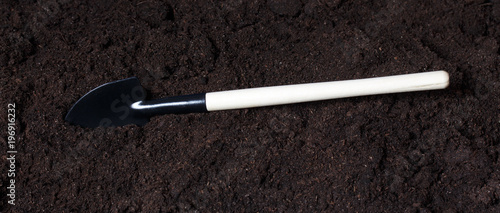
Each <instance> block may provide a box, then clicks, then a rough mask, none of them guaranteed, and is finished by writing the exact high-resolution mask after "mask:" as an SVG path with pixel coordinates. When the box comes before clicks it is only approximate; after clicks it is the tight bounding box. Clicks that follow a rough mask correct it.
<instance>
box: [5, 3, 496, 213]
mask: <svg viewBox="0 0 500 213" xmlns="http://www.w3.org/2000/svg"><path fill="white" fill-rule="evenodd" d="M499 45H500V1H496V0H491V1H487V0H486V1H485V0H465V1H457V2H455V1H431V0H423V1H422V0H408V1H396V0H383V1H368V0H358V1H343V0H332V1H322V0H301V1H298V0H288V1H283V0H267V1H261V0H259V1H254V0H250V1H243V0H233V1H175V0H171V1H170V0H167V1H159V0H145V1H142V0H141V1H138V0H133V1H123V0H118V1H68V0H46V1H34V0H18V1H1V3H0V69H1V72H0V97H1V98H0V107H1V108H2V110H0V111H1V112H2V113H1V115H0V118H1V125H0V129H1V130H0V136H1V137H0V142H1V146H0V147H1V148H0V156H1V160H0V161H1V163H2V167H1V168H0V172H1V175H0V177H1V180H0V193H1V196H0V198H1V203H0V211H2V212H42V211H46V212H80V211H82V212H184V211H199V212H216V211H222V212H230V211H236V212H257V211H258V212H318V211H324V212H342V211H345V212H500V158H499V154H500V77H499V76H500V72H499V69H500V50H499ZM432 70H446V71H448V72H449V73H450V86H449V88H447V89H445V90H440V91H426V92H416V93H407V94H392V95H377V96H369V97H358V98H349V99H339V100H331V101H322V102H313V103H304V104H295V105H285V106H276V107H263V108H255V109H246V110H233V111H222V112H212V113H202V114H185V115H164V116H158V117H154V118H153V119H152V120H151V122H150V123H148V124H147V125H145V126H143V127H138V126H133V125H130V126H125V127H116V128H95V129H90V128H82V127H79V126H73V125H69V124H68V123H67V122H65V121H64V116H65V114H66V113H67V112H68V110H69V108H70V107H71V106H72V105H73V103H75V102H76V101H77V100H78V99H79V98H80V97H81V96H83V95H84V94H85V93H87V92H88V91H90V90H91V89H93V88H95V87H97V86H99V85H101V84H104V83H107V82H111V81H115V80H119V79H124V78H127V77H132V76H136V77H138V78H139V79H140V81H141V84H142V85H143V86H144V87H145V88H146V89H147V91H148V95H149V96H148V98H160V97H166V96H174V95H182V94H193V93H200V92H211V91H221V90H229V89H238V88H249V87H260V86H272V85H284V84H297V83H310V82H322V81H334V80H346V79H356V78H366V77H376V76H387V75H396V74H406V73H418V72H424V71H432ZM9 103H15V105H16V127H17V131H16V151H17V152H18V153H17V155H16V162H15V169H16V170H15V173H16V177H15V178H14V180H15V183H16V184H15V185H16V189H15V190H16V191H15V192H16V193H15V195H16V200H15V204H16V205H15V206H13V205H10V204H8V200H9V199H10V198H9V197H8V196H6V195H7V194H8V193H9V191H8V189H7V187H8V186H9V184H10V182H9V181H10V180H11V178H10V177H8V175H7V174H8V173H9V172H8V169H9V165H10V163H9V160H7V159H8V158H9V156H10V155H8V154H7V151H8V150H7V149H8V148H7V144H8V140H7V138H8V137H7V136H8V133H7V114H8V112H7V106H8V104H9Z"/></svg>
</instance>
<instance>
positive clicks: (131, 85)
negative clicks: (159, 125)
mask: <svg viewBox="0 0 500 213" xmlns="http://www.w3.org/2000/svg"><path fill="white" fill-rule="evenodd" d="M145 97H146V92H145V91H144V88H143V87H142V86H141V84H140V82H139V79H137V78H135V77H132V78H127V79H123V80H119V81H114V82H111V83H106V84H103V85H101V86H99V87H97V88H95V89H93V90H92V91H90V92H88V93H87V94H86V95H84V96H83V97H82V98H80V100H78V101H77V102H76V103H75V105H73V107H72V108H71V109H70V110H69V112H68V114H67V115H66V118H65V120H66V121H68V122H69V123H71V124H76V125H80V126H82V127H99V126H124V125H128V124H136V125H139V126H142V125H144V124H146V123H147V122H148V121H149V117H148V116H145V115H143V114H141V113H140V112H137V111H135V110H133V109H132V108H131V105H132V104H133V103H134V102H137V101H142V100H144V99H145Z"/></svg>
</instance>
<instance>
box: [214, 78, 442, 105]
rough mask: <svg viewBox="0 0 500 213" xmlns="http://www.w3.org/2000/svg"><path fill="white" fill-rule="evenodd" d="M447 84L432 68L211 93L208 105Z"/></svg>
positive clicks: (292, 100)
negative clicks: (427, 70)
mask: <svg viewBox="0 0 500 213" xmlns="http://www.w3.org/2000/svg"><path fill="white" fill-rule="evenodd" d="M448 84H449V76H448V73H447V72H446V71H433V72H424V73H415V74H405V75H394V76H387V77H377V78H366V79H357V80H345V81H332V82H321V83H309V84H296V85H285V86H272V87H260V88H250V89H239V90H230V91H220V92H211V93H207V94H206V106H207V110H208V111H217V110H229V109H243V108H252V107H262V106H273V105H282V104H292V103H301V102H309V101H320V100H329V99H336V98H346V97H356V96H365V95H378V94H387V93H398V92H412V91H422V90H436V89H444V88H446V87H447V86H448Z"/></svg>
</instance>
